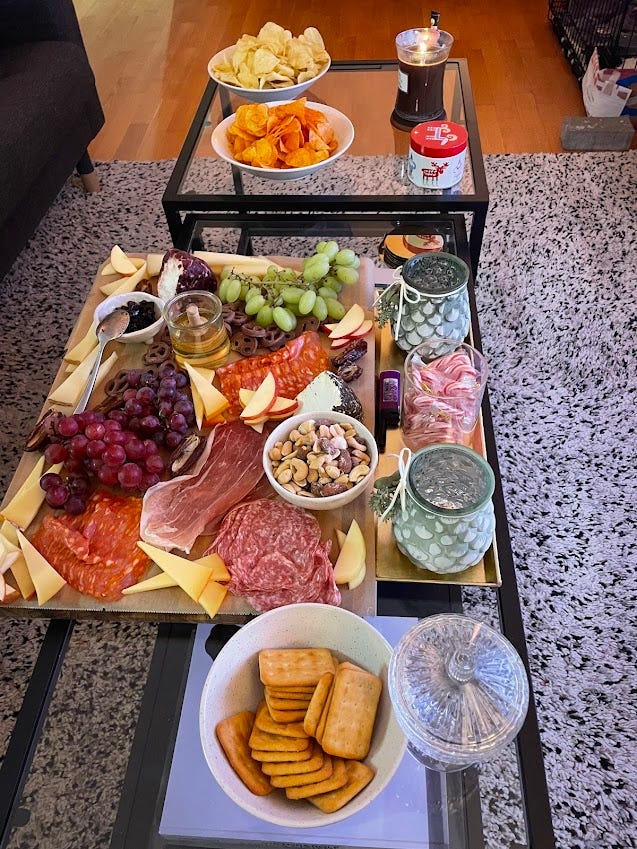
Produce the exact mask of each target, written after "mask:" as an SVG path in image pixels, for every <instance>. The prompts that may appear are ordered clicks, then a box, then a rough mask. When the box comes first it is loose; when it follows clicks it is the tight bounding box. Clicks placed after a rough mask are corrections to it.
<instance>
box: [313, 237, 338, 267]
mask: <svg viewBox="0 0 637 849" xmlns="http://www.w3.org/2000/svg"><path fill="white" fill-rule="evenodd" d="M317 250H318V246H317ZM321 253H323V254H325V256H326V257H327V258H328V259H329V261H330V262H332V260H333V259H334V257H335V256H336V254H337V253H338V242H335V241H334V240H333V239H332V240H331V241H329V242H325V247H324V248H323V250H322V251H321Z"/></svg>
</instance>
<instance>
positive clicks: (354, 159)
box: [165, 60, 488, 208]
mask: <svg viewBox="0 0 637 849" xmlns="http://www.w3.org/2000/svg"><path fill="white" fill-rule="evenodd" d="M396 86H397V64H396V63H392V62H360V63H334V64H333V65H332V67H331V69H330V71H329V72H328V73H327V74H326V75H325V76H324V77H322V78H321V79H319V80H318V81H317V82H316V83H315V85H313V86H312V87H311V88H310V89H309V90H308V91H307V92H306V93H305V96H306V97H307V100H308V102H316V103H324V104H327V105H329V106H331V107H333V108H335V109H338V110H339V111H340V112H343V113H344V114H345V115H347V116H348V117H349V118H350V120H351V121H352V123H353V125H354V130H355V137H354V141H353V143H352V146H351V147H350V148H349V150H348V151H347V153H346V154H344V155H343V156H342V157H341V158H340V159H338V160H336V161H335V162H334V163H333V164H331V165H330V166H329V167H326V168H324V169H322V170H321V171H319V172H317V173H315V174H313V175H312V176H311V177H310V178H306V179H301V180H292V181H285V182H275V181H272V180H267V179H262V178H260V177H256V176H254V175H251V174H245V173H241V174H240V172H239V171H238V170H237V169H234V168H233V167H232V166H230V165H229V164H228V163H227V162H225V161H223V160H221V159H219V158H218V157H217V154H216V153H215V152H214V150H213V148H212V144H211V135H212V131H213V129H214V127H216V126H217V124H219V123H220V121H222V120H223V119H224V118H225V117H227V116H228V115H230V114H232V113H233V112H234V111H236V109H237V107H238V106H239V105H241V104H242V103H247V101H245V100H243V99H242V98H240V97H238V96H237V95H236V94H234V93H229V92H228V90H227V89H225V88H222V87H220V86H217V85H216V83H214V82H211V83H209V85H208V88H207V89H206V93H205V94H204V97H203V99H202V102H201V106H200V109H199V112H198V113H197V115H196V116H195V120H194V122H193V126H192V129H191V136H189V139H188V140H187V142H186V145H185V146H184V150H182V155H181V156H180V161H179V162H178V165H177V168H176V169H175V174H174V176H173V180H171V184H169V189H168V192H167V195H166V197H165V200H166V199H168V200H169V201H173V200H176V199H185V198H187V197H189V196H190V199H193V196H197V197H199V198H200V199H203V198H204V197H206V198H207V199H208V200H209V201H210V202H212V201H214V204H215V208H221V207H222V205H223V204H224V203H226V204H227V203H228V201H229V199H230V198H235V199H236V198H237V197H241V196H243V195H245V196H250V197H251V198H255V197H256V198H261V199H263V200H265V199H266V198H267V197H273V198H277V199H278V202H279V203H284V198H286V197H288V198H293V199H295V201H296V202H297V203H298V202H299V200H300V199H301V198H303V197H307V198H308V200H309V201H311V205H312V207H315V206H316V203H317V199H318V198H324V199H330V198H339V199H340V200H341V201H342V202H344V203H347V202H348V199H349V200H350V201H353V199H354V198H356V199H357V201H358V202H359V203H360V202H361V200H362V199H366V200H368V201H370V202H378V203H380V202H381V201H382V202H383V203H388V204H390V205H392V206H396V205H397V204H399V203H400V201H401V199H411V200H414V199H421V201H422V202H423V204H424V205H427V203H428V202H433V201H434V200H435V201H436V202H437V203H438V204H440V203H441V202H442V203H443V204H444V203H445V201H448V202H454V201H457V200H459V199H461V198H462V199H473V200H478V199H479V200H481V201H483V202H484V203H486V202H487V199H488V193H487V189H486V180H485V177H484V168H483V164H482V155H481V151H480V146H479V138H478V133H477V124H476V122H475V115H474V112H473V100H472V96H471V92H470V85H469V77H468V72H467V71H466V62H464V60H450V61H449V62H448V63H447V66H446V69H445V76H444V89H443V98H444V106H445V112H446V117H447V119H448V120H450V121H453V122H456V123H458V124H461V125H463V126H466V127H467V130H468V132H469V148H468V151H467V158H466V162H465V168H464V174H463V177H462V180H461V181H460V182H459V183H458V184H456V185H455V186H453V187H451V188H449V189H429V188H418V187H417V186H415V185H414V184H413V183H411V182H410V180H409V179H408V177H407V153H408V149H409V132H408V131H406V130H404V129H398V128H396V127H394V126H392V123H391V121H390V116H391V113H392V109H393V106H394V102H395V99H396ZM182 157H183V160H182ZM180 164H181V166H182V167H180Z"/></svg>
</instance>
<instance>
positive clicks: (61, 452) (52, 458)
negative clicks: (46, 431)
mask: <svg viewBox="0 0 637 849" xmlns="http://www.w3.org/2000/svg"><path fill="white" fill-rule="evenodd" d="M75 438H76V437H73V439H75ZM67 457H68V450H67V448H66V446H65V445H63V444H62V443H61V442H52V443H50V444H49V445H47V446H46V448H45V449H44V459H45V460H46V462H47V464H48V465H49V466H51V465H53V463H63V462H64V461H65V460H66V458H67Z"/></svg>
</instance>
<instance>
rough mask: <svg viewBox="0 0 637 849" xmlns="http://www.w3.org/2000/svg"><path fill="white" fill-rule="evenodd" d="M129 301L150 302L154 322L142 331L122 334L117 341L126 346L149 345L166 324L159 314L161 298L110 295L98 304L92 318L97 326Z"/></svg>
mask: <svg viewBox="0 0 637 849" xmlns="http://www.w3.org/2000/svg"><path fill="white" fill-rule="evenodd" d="M129 301H137V302H138V303H141V302H142V301H150V302H151V304H153V306H154V308H155V321H154V322H153V324H150V325H149V326H148V327H144V329H143V330H133V331H132V332H131V333H124V334H123V335H122V336H120V337H119V339H118V340H117V341H118V342H124V343H127V344H134V343H135V342H146V344H148V345H150V343H151V342H152V341H153V339H154V338H155V336H156V335H157V334H158V333H159V331H160V330H162V329H163V327H164V324H165V323H166V322H165V321H164V317H163V315H162V312H161V310H162V307H163V305H164V302H163V301H162V300H161V298H156V297H155V295H151V294H150V293H149V292H127V293H125V294H124V295H111V296H110V297H109V298H106V299H105V300H104V301H102V303H101V304H98V306H97V307H96V308H95V312H94V313H93V318H94V319H95V321H96V322H97V323H98V324H99V323H100V321H103V320H104V319H105V318H106V316H107V315H110V314H111V313H112V312H114V311H115V310H116V309H119V308H120V307H123V306H125V305H126V304H127V303H129Z"/></svg>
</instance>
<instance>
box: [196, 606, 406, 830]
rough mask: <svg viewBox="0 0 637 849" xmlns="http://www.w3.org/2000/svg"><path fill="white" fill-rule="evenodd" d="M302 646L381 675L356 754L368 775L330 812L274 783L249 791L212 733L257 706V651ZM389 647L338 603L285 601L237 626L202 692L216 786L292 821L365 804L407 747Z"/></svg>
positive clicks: (329, 817) (320, 821) (203, 730)
mask: <svg viewBox="0 0 637 849" xmlns="http://www.w3.org/2000/svg"><path fill="white" fill-rule="evenodd" d="M308 647H309V648H325V649H329V650H330V651H331V652H333V653H334V655H335V658H336V659H337V660H338V661H345V660H348V661H350V662H351V663H354V664H356V665H357V666H360V667H361V668H362V669H364V670H366V671H367V672H370V673H372V675H375V676H378V677H379V678H380V680H381V682H382V690H381V695H380V700H379V703H378V710H377V713H376V719H375V722H374V726H373V733H372V738H371V746H370V749H369V753H368V755H367V757H365V758H364V761H363V763H364V764H365V765H366V766H367V767H371V769H372V770H373V772H374V776H373V778H372V779H371V781H370V782H369V783H368V784H367V785H366V786H365V787H363V789H361V790H360V791H359V792H358V794H357V795H354V797H353V798H351V799H350V800H349V801H347V802H346V803H345V804H343V806H342V807H340V808H338V809H337V810H334V811H332V812H325V811H324V810H321V809H319V808H318V807H316V806H315V805H314V804H312V803H310V802H308V801H307V800H306V799H289V798H287V796H286V793H285V791H284V790H282V789H278V788H277V789H275V790H273V791H272V792H271V793H269V794H268V795H256V794H255V793H253V792H251V791H250V790H249V789H248V787H247V786H246V785H245V784H244V783H243V781H242V780H241V779H240V778H239V776H238V775H237V773H236V772H235V770H234V769H233V768H232V766H231V765H230V763H229V761H228V759H227V757H226V755H225V753H224V750H223V748H222V746H221V744H220V742H219V740H218V738H217V734H216V728H217V725H218V723H219V722H221V721H222V720H226V719H227V718H228V717H231V716H233V715H235V714H238V713H240V712H242V711H246V710H249V711H252V712H256V710H257V706H258V705H259V702H260V701H261V700H262V699H263V691H264V688H263V685H262V684H261V682H260V678H259V660H258V655H259V651H261V650H262V649H285V648H297V649H298V648H308ZM391 652H392V650H391V646H390V645H389V643H388V642H387V641H386V640H385V638H384V637H383V636H382V635H381V634H380V633H379V632H378V631H377V630H376V629H375V628H374V627H373V626H372V625H370V624H369V623H368V622H366V621H365V620H364V619H361V618H360V617H359V616H356V615H355V614H354V613H350V612H349V611H347V610H343V609H342V608H340V607H331V606H329V605H323V604H292V605H288V606H287V607H280V608H277V609H276V610H271V611H269V612H268V613H263V614H261V615H260V616H259V617H257V618H256V619H253V620H251V621H250V622H248V624H247V625H244V626H243V627H242V628H241V630H239V631H238V632H237V633H236V634H234V635H233V636H232V637H231V638H230V640H228V642H227V643H226V645H225V646H224V648H223V649H222V650H221V651H220V652H219V654H218V655H217V658H216V660H215V662H214V664H213V666H212V668H211V670H210V672H209V673H208V677H207V678H206V682H205V684H204V688H203V693H202V697H201V704H200V712H199V730H200V735H201V744H202V747H203V751H204V755H205V757H206V761H207V763H208V766H209V768H210V771H211V772H212V774H213V776H214V777H215V779H216V780H217V782H218V783H219V785H220V787H221V788H222V789H223V790H224V791H225V793H226V794H227V795H228V796H229V797H230V798H231V799H232V800H233V801H234V802H236V804H237V805H239V806H240V807H241V808H243V809H244V810H245V811H248V813H250V814H252V815H253V816H255V817H258V818H259V819H261V820H265V821H267V822H271V823H275V824H277V825H282V826H289V827H291V828H313V827H318V826H322V825H328V824H329V823H333V822H338V821H340V820H342V819H345V818H346V817H349V816H351V815H352V814H355V813H357V812H358V811H361V810H362V809H363V808H365V807H366V806H367V805H368V804H369V803H370V802H371V801H372V800H373V799H375V798H376V796H378V794H379V793H380V792H381V791H382V790H383V789H384V788H385V787H386V786H387V784H388V783H389V781H390V779H391V777H392V776H393V775H394V773H395V771H396V770H397V769H398V766H399V765H400V762H401V760H402V757H403V754H404V752H405V748H406V741H405V737H404V735H403V732H402V731H401V729H400V726H399V725H398V723H397V721H396V719H395V717H394V713H393V708H392V704H391V701H390V698H389V691H388V688H387V670H388V667H389V660H390V657H391ZM282 674H284V672H282ZM359 718H360V717H355V716H352V717H351V723H350V722H349V721H347V722H346V725H347V733H346V737H347V738H348V739H349V738H350V736H351V734H352V729H353V728H354V727H355V726H356V724H357V719H359Z"/></svg>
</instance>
